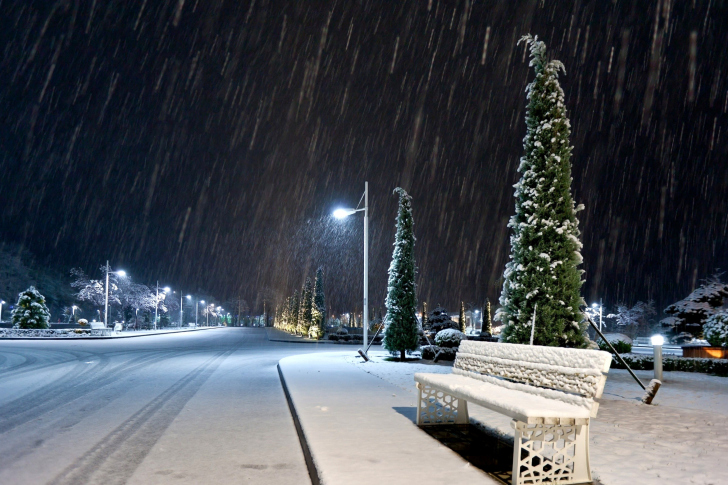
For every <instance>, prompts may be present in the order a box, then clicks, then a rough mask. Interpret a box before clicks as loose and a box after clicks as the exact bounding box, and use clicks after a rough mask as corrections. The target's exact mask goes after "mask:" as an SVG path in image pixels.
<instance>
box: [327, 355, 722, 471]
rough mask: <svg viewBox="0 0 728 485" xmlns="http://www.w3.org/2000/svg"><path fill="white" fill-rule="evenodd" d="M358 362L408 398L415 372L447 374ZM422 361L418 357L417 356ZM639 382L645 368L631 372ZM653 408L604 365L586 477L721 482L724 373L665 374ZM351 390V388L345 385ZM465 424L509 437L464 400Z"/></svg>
mask: <svg viewBox="0 0 728 485" xmlns="http://www.w3.org/2000/svg"><path fill="white" fill-rule="evenodd" d="M370 355H371V356H372V357H373V359H372V361H370V362H367V363H363V362H362V361H361V359H359V358H357V357H355V356H354V355H353V353H349V354H348V355H346V356H344V357H343V359H342V360H341V362H340V363H338V366H339V367H341V368H342V369H344V368H346V367H347V365H348V366H351V367H356V368H359V369H360V370H362V371H364V372H366V373H368V374H370V375H372V376H375V377H378V378H380V379H382V380H383V381H385V382H387V383H390V384H392V385H394V386H396V387H397V388H399V389H402V390H404V391H405V392H407V393H408V394H409V395H410V396H411V398H412V399H411V402H412V404H411V406H414V405H415V404H414V403H416V389H415V385H414V374H415V372H436V373H450V372H451V367H450V366H449V365H433V364H428V363H405V364H402V363H399V362H388V361H385V360H384V358H385V357H387V356H388V354H386V353H384V352H371V353H370ZM425 362H426V361H425ZM636 373H637V375H638V376H639V377H640V378H641V379H642V381H643V382H648V381H649V379H650V378H651V377H652V372H651V371H637V372H636ZM664 380H665V383H664V384H663V387H662V388H661V389H660V391H659V392H658V394H657V397H656V398H655V401H654V405H652V406H647V405H644V404H641V403H640V402H639V398H640V397H641V396H642V394H643V391H642V389H641V388H640V387H639V386H638V384H637V383H635V382H634V380H633V379H632V378H631V377H630V375H629V374H628V373H627V371H626V370H619V369H612V370H610V372H609V374H608V378H607V384H606V387H605V390H604V395H603V397H602V399H601V400H600V407H599V414H598V416H597V418H596V419H594V420H593V421H592V424H591V436H590V450H591V466H592V474H593V476H594V478H595V479H598V480H599V481H600V482H601V483H602V484H603V485H619V484H629V483H639V484H654V485H657V484H704V485H708V484H712V485H717V484H721V483H728V470H726V469H725V467H724V466H723V465H722V464H723V462H724V458H725V456H726V454H728V434H726V433H725V430H726V429H728V378H724V377H716V376H708V375H704V374H696V373H686V372H665V374H664ZM351 392H355V391H354V390H352V391H351ZM468 410H469V413H470V418H471V421H472V422H473V423H474V424H476V425H479V426H481V427H483V428H485V429H486V430H487V431H489V432H491V433H493V432H494V433H497V434H499V435H501V436H504V437H505V438H506V440H510V441H511V442H512V441H513V430H512V429H511V427H510V418H507V417H505V416H503V415H500V414H497V413H494V412H492V411H489V410H487V409H484V408H482V407H480V406H475V405H468Z"/></svg>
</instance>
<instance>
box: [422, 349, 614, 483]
mask: <svg viewBox="0 0 728 485" xmlns="http://www.w3.org/2000/svg"><path fill="white" fill-rule="evenodd" d="M611 362H612V358H611V355H610V354H609V353H607V352H602V351H600V350H581V349H565V348H559V347H541V346H529V345H516V344H504V343H492V342H474V341H468V340H464V341H462V342H461V343H460V348H459V350H458V353H457V357H456V358H455V364H454V366H453V371H452V374H423V373H417V374H415V382H416V385H417V388H418V389H419V401H418V402H419V405H418V409H417V425H418V426H428V425H437V424H448V423H454V424H467V423H468V421H469V418H468V405H467V403H468V401H470V402H471V403H473V404H477V405H479V406H483V407H485V408H488V409H491V410H493V411H496V412H498V413H501V414H504V415H506V416H509V417H511V418H513V421H511V426H513V428H514V430H515V441H514V447H513V481H512V483H513V484H514V485H523V484H540V483H544V482H548V483H559V484H566V483H585V482H590V481H591V470H590V468H589V420H590V419H591V418H594V417H596V415H597V408H598V407H599V404H598V403H596V402H595V401H594V399H595V398H599V397H601V395H602V391H603V389H604V384H605V382H606V380H607V376H606V373H607V372H608V371H609V366H610V364H611Z"/></svg>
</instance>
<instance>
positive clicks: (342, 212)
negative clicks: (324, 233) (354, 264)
mask: <svg viewBox="0 0 728 485" xmlns="http://www.w3.org/2000/svg"><path fill="white" fill-rule="evenodd" d="M362 199H364V208H363V209H358V208H355V209H343V208H342V209H336V210H335V211H334V212H333V216H334V217H335V218H337V219H343V218H345V217H348V216H350V215H352V214H355V213H357V212H362V211H363V212H364V309H363V312H362V315H363V322H362V326H363V327H364V342H363V343H364V348H365V349H366V346H367V344H368V343H369V307H368V306H367V304H368V301H369V182H364V195H362ZM359 204H361V199H360V200H359ZM357 207H358V205H357ZM364 353H365V354H366V351H365V352H364ZM365 359H366V357H365Z"/></svg>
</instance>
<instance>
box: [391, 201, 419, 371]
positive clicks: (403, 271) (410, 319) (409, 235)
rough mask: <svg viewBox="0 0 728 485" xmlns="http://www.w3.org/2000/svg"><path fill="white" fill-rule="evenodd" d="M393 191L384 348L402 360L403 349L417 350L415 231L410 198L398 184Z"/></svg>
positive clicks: (403, 355)
mask: <svg viewBox="0 0 728 485" xmlns="http://www.w3.org/2000/svg"><path fill="white" fill-rule="evenodd" d="M394 192H395V193H396V194H398V195H399V209H398V211H397V234H396V236H395V240H394V252H393V253H392V263H391V264H390V266H389V283H388V285H387V287H388V288H387V300H386V303H385V305H386V307H387V314H386V315H385V317H384V324H385V331H384V348H385V349H386V350H388V351H389V352H390V353H392V354H393V355H396V354H397V353H399V356H400V360H401V361H403V362H404V358H405V352H410V351H413V350H417V348H418V344H419V335H418V328H417V327H418V322H417V294H416V290H417V288H416V286H415V274H416V272H417V268H416V266H415V233H414V219H413V218H412V198H411V197H410V196H409V195H408V194H407V192H405V190H404V189H402V188H399V187H398V188H397V189H395V191H394Z"/></svg>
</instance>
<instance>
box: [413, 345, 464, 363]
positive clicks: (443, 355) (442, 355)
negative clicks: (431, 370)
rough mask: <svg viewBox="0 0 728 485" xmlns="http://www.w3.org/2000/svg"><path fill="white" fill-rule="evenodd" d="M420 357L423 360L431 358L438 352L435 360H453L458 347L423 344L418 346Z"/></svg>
mask: <svg viewBox="0 0 728 485" xmlns="http://www.w3.org/2000/svg"><path fill="white" fill-rule="evenodd" d="M420 352H421V353H422V358H423V359H425V360H433V359H434V358H435V356H436V355H438V354H439V356H438V357H437V360H455V356H456V355H457V353H458V349H456V348H450V347H438V346H437V345H423V346H422V347H420Z"/></svg>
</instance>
